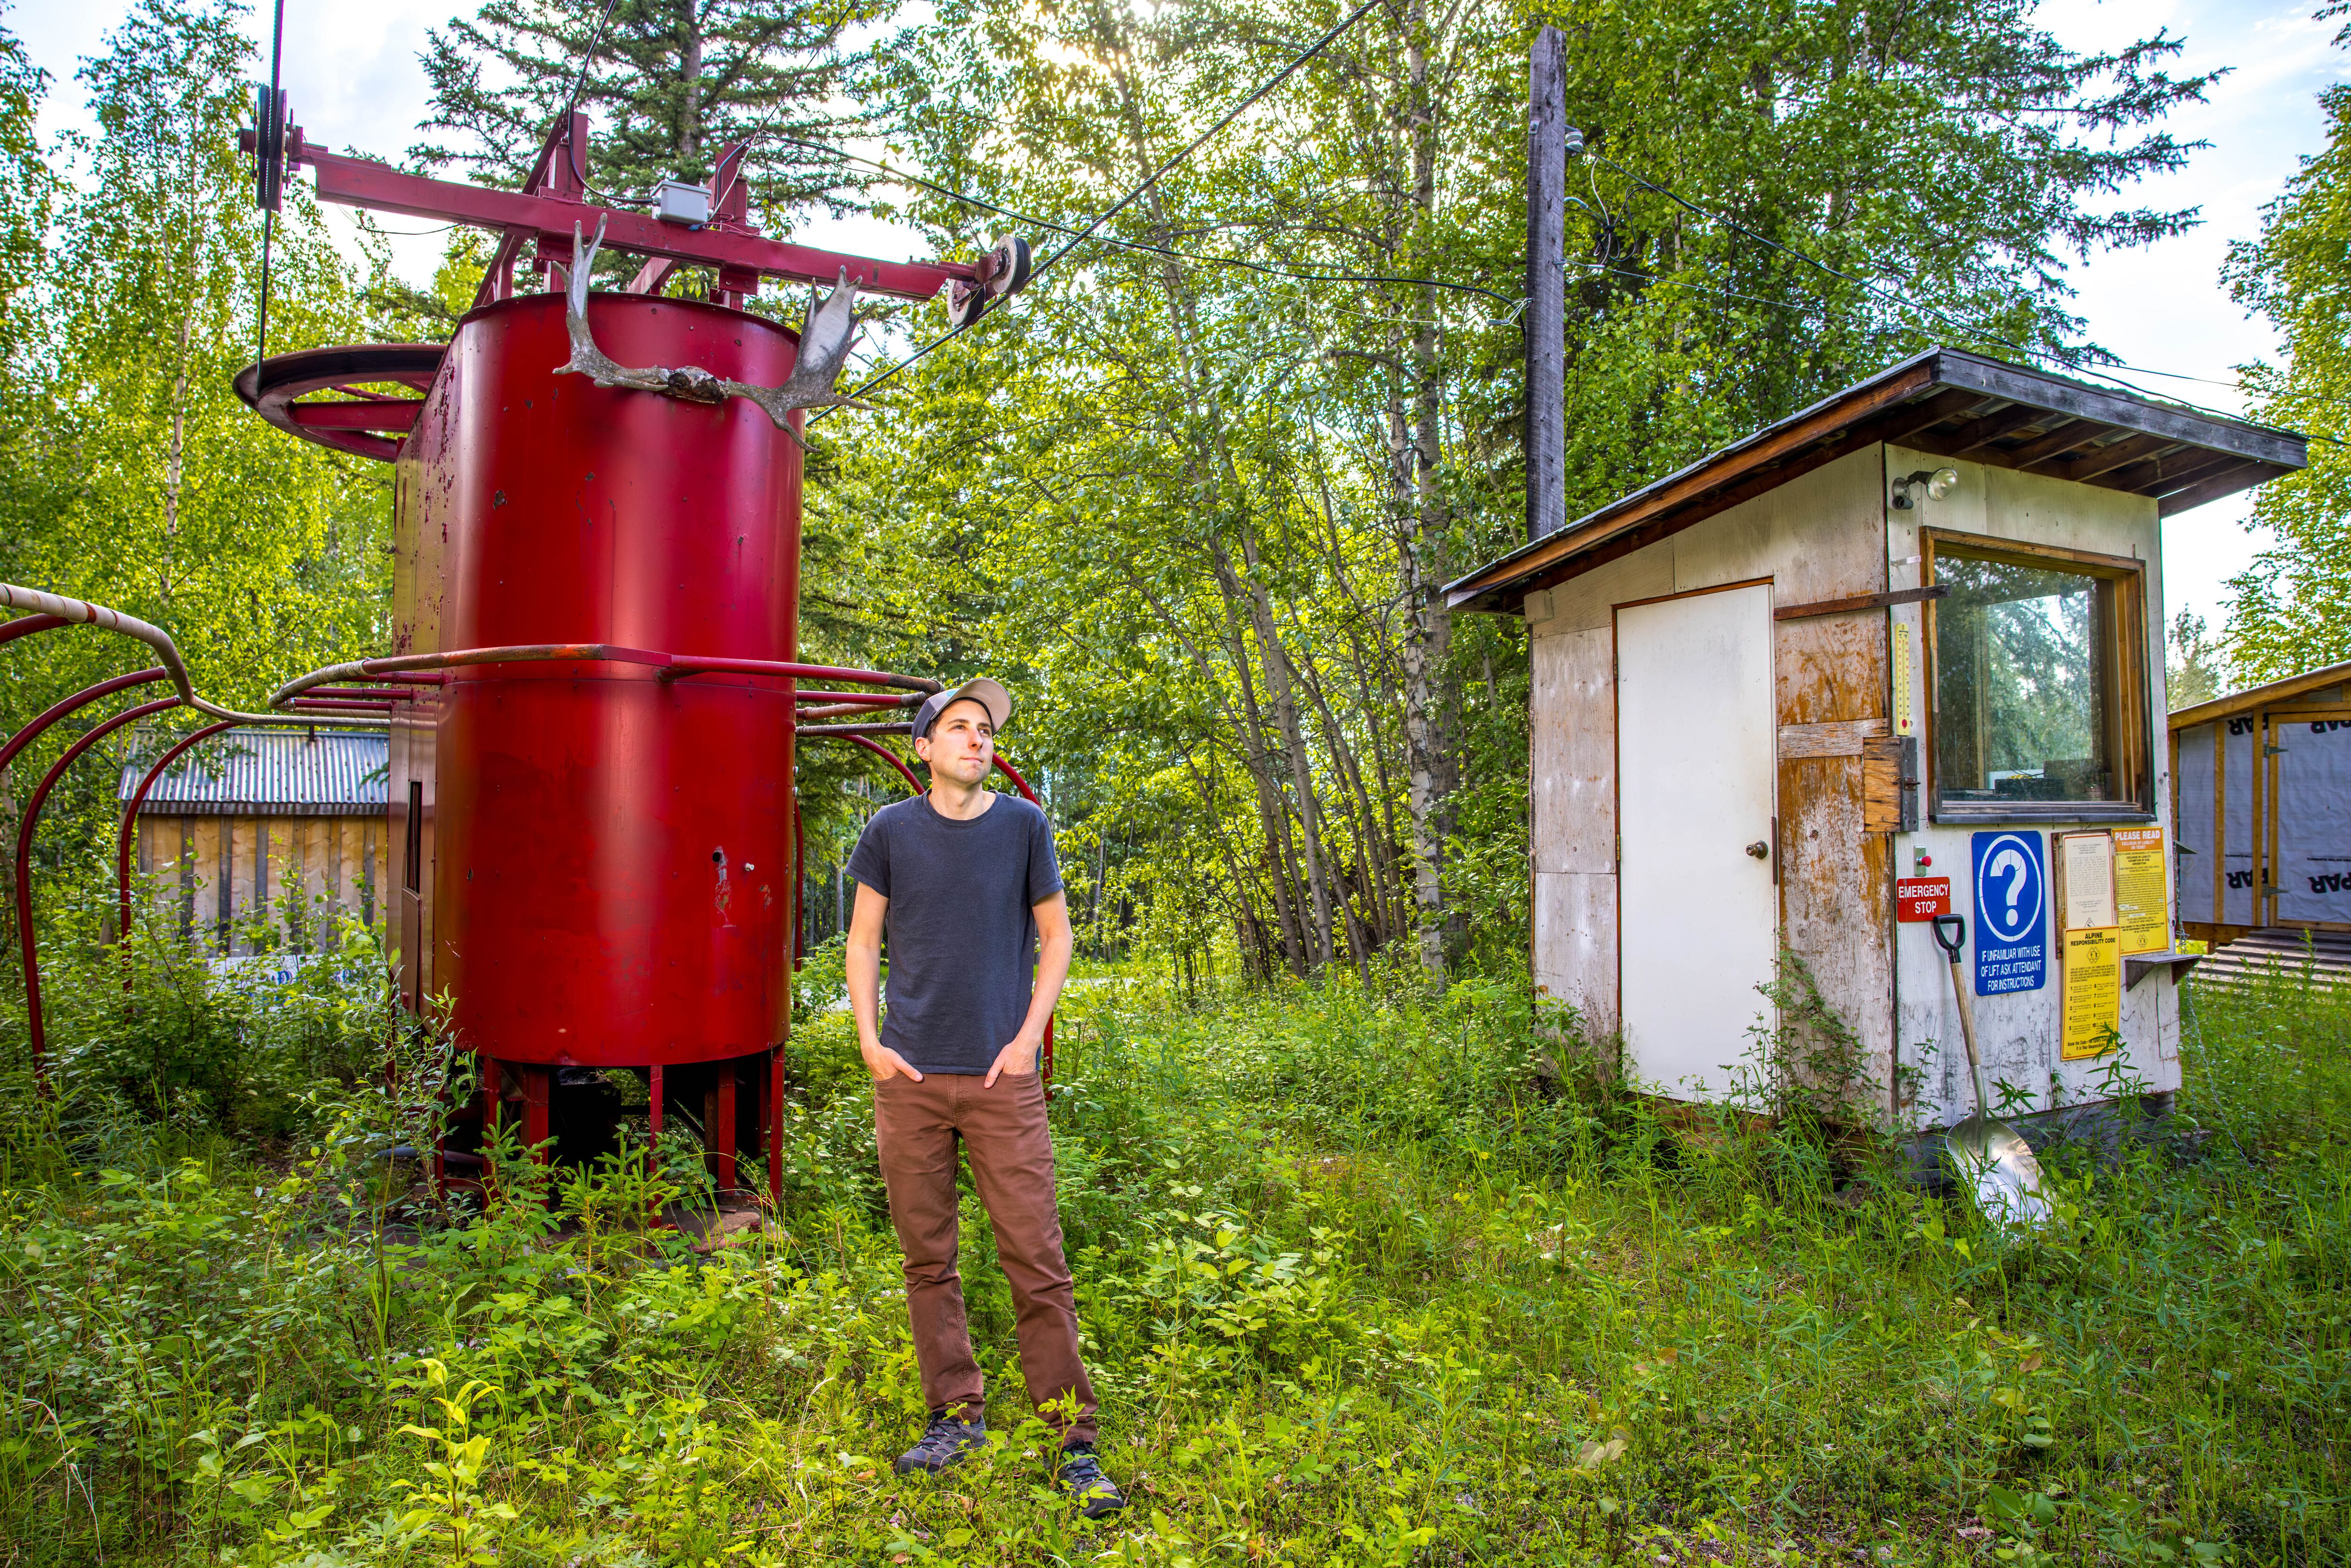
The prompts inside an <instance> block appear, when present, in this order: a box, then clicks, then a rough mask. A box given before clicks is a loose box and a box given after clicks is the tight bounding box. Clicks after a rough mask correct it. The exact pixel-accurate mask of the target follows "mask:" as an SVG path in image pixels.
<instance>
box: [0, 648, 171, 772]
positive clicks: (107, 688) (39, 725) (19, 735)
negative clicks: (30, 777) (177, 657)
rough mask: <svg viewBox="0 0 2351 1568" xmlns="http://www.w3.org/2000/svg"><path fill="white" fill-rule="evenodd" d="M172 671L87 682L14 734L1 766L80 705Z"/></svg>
mask: <svg viewBox="0 0 2351 1568" xmlns="http://www.w3.org/2000/svg"><path fill="white" fill-rule="evenodd" d="M171 674H172V672H171V671H169V670H136V671H133V672H132V673H131V674H127V675H116V676H113V677H112V678H111V679H109V680H103V681H100V682H99V683H98V685H94V686H84V687H82V689H81V690H79V691H78V692H76V693H74V695H71V696H69V697H66V698H64V699H62V700H60V701H58V702H55V703H52V704H50V705H49V706H48V707H47V708H46V709H44V710H43V711H42V712H41V714H40V715H39V716H37V717H36V718H34V719H33V720H32V721H31V722H30V723H28V724H26V726H25V727H24V728H22V729H20V730H18V731H17V732H16V734H14V735H12V736H10V737H8V743H7V744H6V745H5V746H0V768H5V767H7V766H8V764H10V763H11V762H14V761H16V754H17V753H18V752H20V751H22V750H24V749H25V747H28V746H30V745H32V744H33V742H35V741H36V740H38V739H39V738H40V737H41V733H42V731H44V730H46V729H47V728H48V727H49V726H51V725H53V724H55V723H57V720H59V719H61V718H63V717H65V716H66V715H68V714H69V713H71V712H73V711H74V710H75V709H76V708H79V707H87V706H89V704H91V703H94V702H96V701H97V700H98V699H99V698H100V697H104V696H112V695H114V694H115V693H116V692H121V691H128V690H130V689H131V687H132V686H143V685H146V684H147V683H148V682H150V681H161V680H165V679H168V678H169V677H170V675H171Z"/></svg>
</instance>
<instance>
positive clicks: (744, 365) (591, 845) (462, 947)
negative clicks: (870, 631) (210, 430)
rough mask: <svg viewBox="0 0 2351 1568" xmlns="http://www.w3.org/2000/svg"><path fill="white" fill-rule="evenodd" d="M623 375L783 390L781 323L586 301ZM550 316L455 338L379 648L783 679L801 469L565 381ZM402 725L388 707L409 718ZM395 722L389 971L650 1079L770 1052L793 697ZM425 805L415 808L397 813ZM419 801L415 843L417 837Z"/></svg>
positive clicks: (776, 437)
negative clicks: (395, 924)
mask: <svg viewBox="0 0 2351 1568" xmlns="http://www.w3.org/2000/svg"><path fill="white" fill-rule="evenodd" d="M589 319H590V323H591V325H592V327H593V329H594V332H595V336H596V340H597V342H598V345H599V346H600V347H601V348H602V349H603V350H604V351H605V352H606V353H608V354H610V355H611V357H612V358H613V359H614V360H616V361H619V362H620V363H622V364H623V365H665V366H672V367H675V366H681V365H699V366H701V367H702V368H703V369H705V370H707V371H712V372H714V373H715V374H716V375H719V376H722V377H726V378H730V379H733V380H737V381H744V382H765V383H768V384H774V383H776V382H781V381H783V380H784V379H785V378H786V377H787V376H788V375H789V374H790V371H791V368H792V363H793V358H794V352H795V344H796V339H795V336H794V334H793V333H791V332H790V331H789V330H788V329H784V328H782V327H779V326H778V325H776V324H775V323H773V322H770V321H767V320H764V319H759V318H758V317H754V316H749V315H747V314H744V313H742V312H739V311H734V310H728V309H725V308H719V307H716V306H710V305H704V304H700V303H695V302H692V301H684V300H675V299H661V298H645V297H643V296H636V295H626V294H611V293H605V294H597V295H594V296H591V298H590V301H589ZM569 353H570V349H569V341H568V340H567V337H566V333H565V327H564V308H563V299H562V298H561V296H559V295H551V294H550V295H538V296H532V297H527V298H516V299H510V300H506V301H502V302H500V303H497V304H495V305H491V306H488V307H486V308H483V309H481V310H478V311H476V312H475V313H474V314H473V315H471V316H469V317H468V318H466V319H465V322H464V323H463V324H461V325H460V326H459V328H458V329H457V332H456V335H455V340H453V341H452V343H451V344H450V347H449V352H448V358H447V361H446V362H445V363H444V366H443V368H442V371H441V373H440V374H439V376H438V377H437V378H436V379H435V380H434V383H433V387H432V390H431V392H429V393H428V395H427V398H426V402H425V406H424V408H423V412H422V413H421V415H420V417H419V418H418V420H417V423H416V427H415V432H414V434H413V437H412V438H411V439H410V440H409V441H408V442H407V443H406V444H405V447H404V449H403V451H402V455H401V457H400V459H399V471H398V484H399V491H400V496H399V507H398V514H399V521H398V525H397V526H398V533H399V540H398V547H397V554H398V558H399V567H400V580H399V582H398V583H397V585H396V589H395V612H396V619H397V621H398V624H397V626H396V628H395V632H396V636H397V639H398V641H397V646H396V650H395V651H396V652H399V653H418V652H432V651H435V650H444V649H455V648H469V647H485V646H492V645H501V644H512V643H611V644H617V645H620V646H622V647H628V648H638V649H650V650H656V651H660V652H665V653H699V654H710V655H719V656H726V657H735V658H750V659H774V660H790V659H791V658H793V656H794V651H795V635H796V627H795V610H796V606H797V602H798V600H799V528H800V452H799V446H798V445H797V444H795V443H794V442H793V440H792V439H791V437H790V436H789V435H788V434H785V433H783V432H781V431H779V430H778V429H777V428H776V427H775V426H774V424H773V423H771V422H770V421H769V420H768V416H767V415H766V414H765V413H762V412H761V411H760V410H759V409H758V407H757V406H755V405H753V404H752V403H750V402H746V401H744V400H742V399H739V398H738V399H731V400H729V401H727V402H723V403H717V404H710V403H699V402H685V401H683V400H680V399H677V398H674V397H668V396H664V395H662V394H659V393H654V392H637V391H624V390H607V389H604V388H600V387H597V386H595V385H594V384H592V383H591V382H589V381H588V379H587V378H586V377H584V376H578V375H568V374H564V375H559V374H557V373H556V371H557V367H559V366H560V365H562V364H563V363H564V362H565V361H567V359H568V358H569ZM404 706H405V705H404ZM413 708H414V711H413V713H403V714H402V715H401V716H399V719H398V722H397V728H396V732H395V737H394V743H393V747H392V752H393V755H392V810H393V823H392V829H393V840H392V842H393V846H394V850H395V854H396V855H397V856H401V857H402V859H403V863H402V865H399V866H396V867H395V883H396V885H397V884H398V883H400V882H401V881H402V879H403V878H405V877H406V876H407V875H408V873H407V872H406V869H405V865H404V856H405V853H406V848H407V845H409V844H414V845H416V846H417V854H418V858H419V863H418V865H417V867H416V870H415V873H414V875H413V881H414V883H415V884H416V886H415V889H414V891H413V892H404V893H403V894H402V903H403V920H402V930H401V932H400V934H399V939H400V941H401V943H402V949H403V960H402V967H403V970H404V971H406V970H408V968H409V966H408V961H407V958H406V955H407V954H411V953H413V954H416V955H417V956H419V957H420V958H421V959H423V964H422V965H421V966H419V969H420V971H421V972H407V973H403V976H402V979H403V989H406V990H408V991H409V993H410V995H412V996H414V995H415V994H417V992H418V991H419V990H422V991H423V992H425V993H428V994H437V993H444V992H445V993H446V994H448V995H449V996H450V998H452V1005H453V1008H454V1014H453V1022H454V1023H455V1027H456V1029H457V1031H458V1034H459V1038H460V1040H461V1042H462V1043H463V1044H464V1045H465V1046H467V1047H468V1048H470V1049H472V1050H475V1051H481V1052H484V1053H486V1054H487V1055H490V1056H494V1057H496V1058H498V1059H500V1060H503V1061H515V1062H540V1063H553V1064H567V1065H569V1064H577V1065H582V1066H648V1065H653V1064H658V1063H664V1062H673V1063H674V1062H692V1061H713V1060H716V1059H720V1058H727V1057H741V1056H746V1055H748V1054H750V1053H753V1052H757V1051H764V1050H766V1049H768V1048H769V1047H771V1046H773V1045H774V1044H776V1043H777V1042H778V1041H779V1040H782V1039H783V1038H784V1032H785V1030H786V1027H787V1024H788V1022H789V1014H790V1006H791V988H790V944H791V937H792V906H793V889H792V883H791V869H792V799H791V788H792V782H791V781H792V724H793V718H792V689H791V684H790V683H789V681H784V680H779V679H776V678H772V677H762V676H742V675H700V676H695V677H694V678H691V679H686V680H678V681H674V682H664V681H662V680H661V679H659V677H658V672H657V671H656V670H654V669H652V668H648V667H645V666H643V665H631V664H489V665H476V666H472V667H467V668H463V669H455V670H452V671H451V672H449V677H448V680H447V682H446V683H445V684H444V685H443V686H442V687H441V688H440V689H439V691H438V693H437V694H434V695H428V696H427V697H425V698H423V699H422V700H420V701H419V702H417V703H416V704H414V705H413ZM412 787H413V794H412V793H411V791H412ZM411 800H415V801H416V802H417V803H418V804H419V805H421V806H422V807H423V820H422V821H420V823H419V824H418V826H417V828H415V829H413V830H411V829H408V828H407V826H406V822H405V818H406V816H407V815H408V806H409V802H410V801H411Z"/></svg>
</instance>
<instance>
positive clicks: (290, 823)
mask: <svg viewBox="0 0 2351 1568" xmlns="http://www.w3.org/2000/svg"><path fill="white" fill-rule="evenodd" d="M165 744H168V742H157V741H149V740H143V739H142V742H141V745H140V746H139V747H136V748H135V749H134V751H133V754H132V756H131V760H130V761H129V762H128V763H126V764H125V765H124V767H123V769H122V774H121V779H120V785H119V786H118V789H117V799H119V800H121V801H122V802H123V803H124V804H125V805H128V804H129V803H130V800H131V795H132V793H133V792H134V791H135V790H136V789H138V786H139V780H140V779H141V776H143V775H144V774H145V773H146V771H147V768H148V767H149V766H150V765H151V764H152V761H153V760H154V758H155V755H156V753H157V751H158V750H159V749H161V747H162V745H165ZM388 744H389V743H388V741H387V739H386V737H384V735H383V734H382V733H381V731H367V730H329V729H319V730H306V729H294V728H287V729H264V730H238V731H233V732H231V733H229V734H226V735H223V736H219V737H214V738H213V739H211V740H206V741H204V742H202V743H200V744H199V745H198V746H197V747H195V749H193V751H190V752H189V753H188V754H187V755H186V756H184V757H183V758H181V759H180V760H179V761H177V762H175V763H174V764H172V767H171V768H168V769H166V770H165V771H164V772H163V774H162V776H161V777H159V778H158V779H156V780H155V782H154V784H153V785H152V787H151V788H150V789H149V790H148V792H147V799H146V800H145V802H144V803H143V804H142V805H141V809H140V812H139V829H138V839H137V843H138V857H139V858H138V865H139V870H140V871H141V873H143V874H145V875H146V876H148V877H151V878H152V879H153V880H152V882H151V883H150V884H149V885H150V886H151V887H152V888H154V889H155V890H156V895H157V896H159V897H162V898H164V899H166V900H168V901H169V902H170V903H171V904H172V905H174V906H175V907H176V909H177V911H178V915H179V922H180V929H181V931H182V932H183V933H184V934H186V935H188V936H192V937H193V936H196V935H197V934H199V933H201V934H202V935H204V936H205V937H206V938H207V939H208V940H209V941H210V942H211V943H212V944H213V946H214V947H215V948H216V949H217V950H218V951H219V952H221V953H222V954H224V955H245V954H253V953H266V952H272V951H276V950H277V949H278V948H279V947H281V946H287V947H304V946H312V945H316V944H319V943H322V942H324V941H325V940H326V939H327V936H328V931H327V927H328V925H329V924H330V923H331V921H332V919H333V917H334V915H336V913H338V912H344V913H349V914H352V915H358V916H360V918H361V919H362V920H364V921H366V922H367V923H368V924H369V925H381V923H382V919H383V904H384V902H385V899H384V893H385V890H386V888H387V887H388V883H386V882H385V876H386V868H387V846H386V843H385V839H384V827H385V822H386V820H387V819H386V816H385V810H384V789H385V779H387V777H388V769H387V768H386V766H385V761H386V757H387V750H388ZM263 923H266V925H265V924H263Z"/></svg>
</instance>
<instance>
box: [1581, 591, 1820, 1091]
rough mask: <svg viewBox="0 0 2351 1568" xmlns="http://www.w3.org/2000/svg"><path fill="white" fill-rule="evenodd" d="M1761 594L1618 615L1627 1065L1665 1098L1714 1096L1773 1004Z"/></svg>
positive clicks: (1746, 1053)
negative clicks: (1767, 990) (1769, 996)
mask: <svg viewBox="0 0 2351 1568" xmlns="http://www.w3.org/2000/svg"><path fill="white" fill-rule="evenodd" d="M1772 708H1773V704H1772V691H1771V586H1770V584H1768V583H1759V584H1757V585H1755V586H1753V587H1751V588H1731V589H1725V590H1722V591H1719V592H1715V593H1693V594H1689V595H1687V596H1685V597H1683V598H1679V599H1666V600H1660V601H1657V602H1656V603H1653V604H1636V605H1632V606H1629V607H1627V608H1625V609H1623V610H1620V611H1618V612H1616V781H1617V801H1618V804H1617V823H1618V826H1619V828H1620V829H1621V830H1622V832H1623V835H1624V842H1623V845H1622V847H1621V848H1620V850H1619V851H1618V865H1617V873H1618V874H1617V885H1618V887H1619V888H1620V889H1621V890H1622V891H1621V893H1620V895H1619V896H1620V903H1619V908H1620V910H1621V914H1622V922H1621V924H1620V925H1619V927H1618V930H1619V938H1618V939H1619V941H1620V943H1621V944H1622V949H1621V951H1622V955H1623V956H1622V961H1621V962H1622V974H1623V988H1624V989H1623V999H1624V1020H1625V1067H1626V1069H1627V1071H1628V1072H1629V1073H1630V1074H1631V1075H1632V1076H1633V1077H1634V1078H1635V1079H1637V1080H1638V1081H1640V1082H1643V1083H1646V1085H1648V1086H1649V1087H1650V1088H1651V1089H1653V1090H1656V1091H1659V1092H1664V1093H1667V1094H1669V1095H1671V1096H1672V1097H1673V1098H1675V1099H1677V1100H1720V1099H1723V1098H1725V1097H1726V1096H1727V1095H1728V1094H1729V1092H1731V1089H1732V1087H1733V1082H1732V1074H1733V1072H1734V1071H1738V1064H1740V1062H1741V1061H1742V1059H1743V1060H1744V1061H1746V1063H1747V1064H1748V1066H1749V1067H1750V1069H1754V1070H1760V1069H1761V1067H1762V1066H1763V1063H1762V1061H1761V1059H1760V1054H1759V1050H1758V1046H1757V1042H1756V1040H1755V1038H1754V1036H1752V1035H1751V1034H1750V1032H1749V1030H1751V1029H1752V1028H1753V1027H1754V1026H1755V1024H1756V1022H1757V1020H1758V1019H1761V1020H1762V1021H1763V1022H1764V1023H1765V1024H1766V1025H1767V1026H1768V1025H1769V1024H1770V1023H1771V1021H1772V1019H1771V1003H1770V1002H1769V1001H1768V1000H1766V999H1765V998H1764V997H1763V996H1762V995H1761V993H1759V992H1758V991H1757V990H1756V987H1758V986H1759V985H1763V984H1766V983H1768V982H1769V981H1770V980H1771V976H1772V966H1773V962H1774V960H1775V959H1776V957H1777V956H1778V949H1779V940H1780V898H1779V887H1778V879H1777V876H1776V866H1777V860H1778V855H1779V846H1778V845H1777V844H1775V843H1774V842H1773V841H1772V839H1773V836H1774V835H1773V831H1772V824H1771V819H1772V815H1773V811H1774V810H1775V808H1774V806H1773V790H1772V783H1773V777H1774V774H1775V771H1776V766H1775V765H1776V758H1777V751H1778V747H1777V745H1776V741H1777V729H1776V727H1775V726H1774V724H1773V722H1772Z"/></svg>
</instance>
